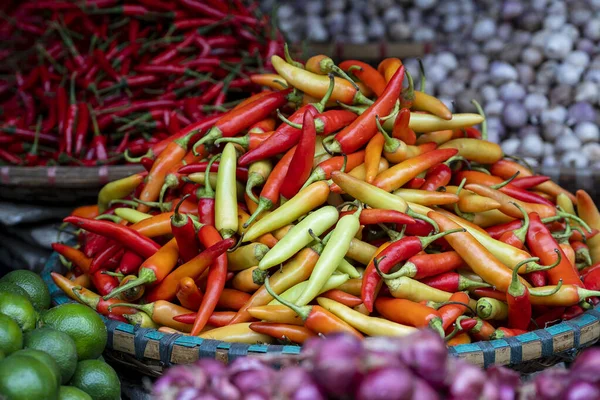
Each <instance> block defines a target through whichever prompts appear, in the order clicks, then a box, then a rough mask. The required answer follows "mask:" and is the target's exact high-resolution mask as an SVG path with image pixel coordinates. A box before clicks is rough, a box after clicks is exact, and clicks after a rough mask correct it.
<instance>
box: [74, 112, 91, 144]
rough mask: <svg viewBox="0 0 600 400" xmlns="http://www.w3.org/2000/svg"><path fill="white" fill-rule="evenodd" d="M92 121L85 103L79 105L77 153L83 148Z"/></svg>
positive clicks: (76, 133)
mask: <svg viewBox="0 0 600 400" xmlns="http://www.w3.org/2000/svg"><path fill="white" fill-rule="evenodd" d="M89 123H90V114H89V109H88V107H87V105H86V104H85V103H79V104H78V105H77V128H76V130H75V154H80V153H81V150H83V143H84V141H85V137H86V135H87V132H88V127H89Z"/></svg>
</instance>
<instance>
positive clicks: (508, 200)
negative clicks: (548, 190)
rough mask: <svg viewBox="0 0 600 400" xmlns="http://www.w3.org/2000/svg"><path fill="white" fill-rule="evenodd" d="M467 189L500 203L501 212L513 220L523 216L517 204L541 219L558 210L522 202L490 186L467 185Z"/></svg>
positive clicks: (543, 205)
mask: <svg viewBox="0 0 600 400" xmlns="http://www.w3.org/2000/svg"><path fill="white" fill-rule="evenodd" d="M465 189H467V190H470V191H472V192H475V193H477V194H478V195H480V196H485V197H489V198H490V199H492V200H496V201H497V202H498V203H500V208H499V210H500V211H501V212H503V213H504V214H506V215H508V216H511V217H513V218H521V217H522V216H523V214H522V213H521V210H519V209H518V208H517V206H515V204H518V205H519V206H521V207H522V208H523V209H524V210H525V211H526V212H527V213H528V214H529V213H533V212H535V213H538V214H539V215H540V217H541V218H548V217H553V216H555V215H556V209H555V208H554V207H551V206H549V205H546V204H536V203H527V202H524V201H521V200H517V199H515V198H513V197H510V196H508V195H506V194H504V193H502V192H501V191H499V190H496V189H492V188H491V187H489V186H483V185H477V184H473V183H471V184H468V185H466V186H465Z"/></svg>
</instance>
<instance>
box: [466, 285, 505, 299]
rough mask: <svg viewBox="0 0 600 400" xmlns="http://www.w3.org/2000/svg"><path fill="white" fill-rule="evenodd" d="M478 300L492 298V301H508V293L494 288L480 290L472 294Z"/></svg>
mask: <svg viewBox="0 0 600 400" xmlns="http://www.w3.org/2000/svg"><path fill="white" fill-rule="evenodd" d="M470 293H471V294H473V295H474V296H475V297H477V298H481V297H491V298H492V299H496V300H500V301H506V293H504V292H501V291H499V290H496V289H494V288H480V289H475V290H473V291H471V292H470Z"/></svg>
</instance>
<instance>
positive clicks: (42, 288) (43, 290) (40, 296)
mask: <svg viewBox="0 0 600 400" xmlns="http://www.w3.org/2000/svg"><path fill="white" fill-rule="evenodd" d="M0 282H9V283H14V284H15V285H17V286H20V287H21V288H22V289H23V290H25V291H26V292H27V294H28V295H29V297H30V298H31V302H32V303H33V306H34V307H35V309H36V310H38V311H39V310H47V309H48V308H50V291H49V290H48V287H47V286H46V283H44V280H43V279H42V278H41V277H40V276H39V275H38V274H36V273H35V272H31V271H28V270H26V269H19V270H16V271H12V272H9V273H8V274H6V275H4V276H3V277H2V279H0Z"/></svg>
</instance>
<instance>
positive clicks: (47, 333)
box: [0, 270, 121, 400]
mask: <svg viewBox="0 0 600 400" xmlns="http://www.w3.org/2000/svg"><path fill="white" fill-rule="evenodd" d="M49 307H50V293H49V292H48V288H47V287H46V285H45V284H44V281H43V280H42V279H41V278H40V277H39V276H38V275H36V274H35V273H33V272H31V271H24V270H19V271H13V272H11V273H9V274H8V275H6V276H4V277H3V278H2V279H0V398H1V399H6V400H26V399H48V400H84V399H87V400H90V399H93V400H113V399H115V400H116V399H120V397H121V384H120V382H119V378H118V376H117V374H116V372H115V371H114V369H112V367H111V366H110V365H108V364H106V363H105V362H104V361H101V360H100V359H98V358H99V357H101V355H102V351H103V350H104V347H105V346H106V340H107V334H106V327H105V326H104V323H103V322H102V319H100V317H99V316H98V314H96V313H95V312H94V311H93V310H91V309H90V308H88V307H86V306H84V305H82V304H63V305H60V306H58V307H55V308H51V309H49Z"/></svg>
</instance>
